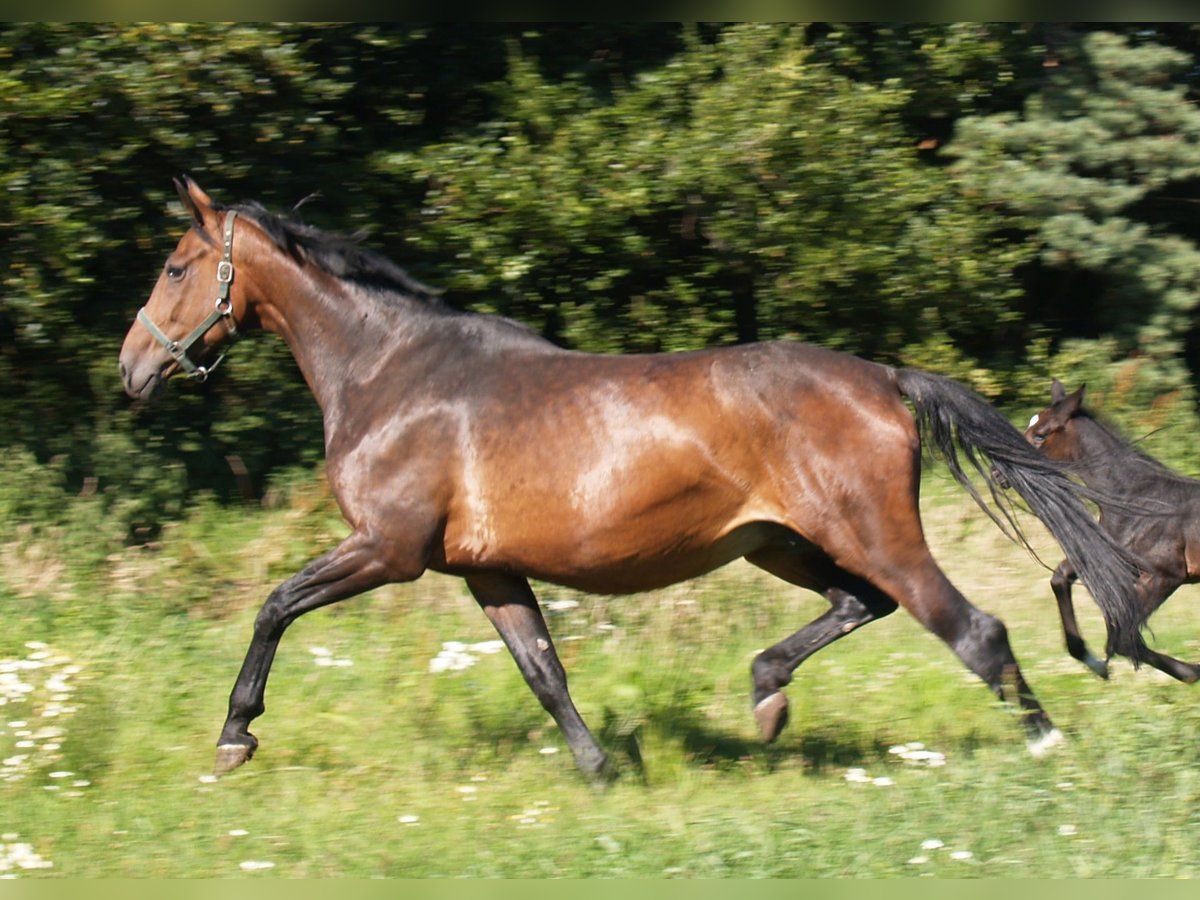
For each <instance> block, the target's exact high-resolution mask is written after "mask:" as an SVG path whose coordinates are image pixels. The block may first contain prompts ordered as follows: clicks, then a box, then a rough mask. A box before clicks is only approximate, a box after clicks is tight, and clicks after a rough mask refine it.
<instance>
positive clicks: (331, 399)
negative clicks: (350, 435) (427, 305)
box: [269, 275, 428, 427]
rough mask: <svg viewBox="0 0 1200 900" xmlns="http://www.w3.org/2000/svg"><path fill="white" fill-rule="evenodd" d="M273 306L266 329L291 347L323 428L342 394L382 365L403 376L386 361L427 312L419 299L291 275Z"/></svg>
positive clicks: (364, 381)
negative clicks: (321, 415)
mask: <svg viewBox="0 0 1200 900" xmlns="http://www.w3.org/2000/svg"><path fill="white" fill-rule="evenodd" d="M273 305H274V306H275V310H276V313H277V315H276V317H275V319H276V321H275V327H270V328H269V330H271V331H275V332H277V333H279V334H280V335H281V336H282V337H283V339H284V340H285V341H286V342H287V344H288V346H289V347H290V348H291V351H292V355H293V356H294V357H295V359H296V363H297V365H298V366H299V367H300V371H301V372H302V373H303V375H304V378H305V381H307V382H308V386H309V388H310V389H311V390H312V392H313V395H314V396H315V398H316V400H317V403H318V405H319V406H320V407H321V410H322V412H323V413H324V414H325V419H326V425H327V427H328V425H329V424H330V420H331V416H332V417H334V418H336V416H337V414H338V410H339V408H340V407H341V406H342V405H343V404H344V403H345V402H346V400H345V398H346V395H347V392H348V391H350V390H353V389H354V387H355V386H362V385H365V384H367V383H369V382H370V381H371V380H372V379H373V378H374V377H375V376H376V375H378V374H379V372H380V371H381V369H382V368H383V367H384V365H385V364H388V374H389V378H392V379H399V378H402V377H403V372H402V371H401V368H402V367H393V366H392V365H391V364H390V361H392V360H394V359H396V358H397V357H399V356H402V347H403V345H404V344H406V343H408V342H410V341H412V340H413V339H414V338H415V331H416V330H417V328H418V327H419V324H420V323H421V322H422V320H423V319H425V318H427V316H428V314H427V313H426V314H424V315H423V314H422V308H421V307H422V305H421V302H420V301H417V300H411V299H407V300H406V299H404V298H400V297H396V298H392V297H387V296H385V295H383V294H381V293H378V292H374V291H370V290H367V289H364V288H362V287H359V286H356V285H354V284H351V283H347V282H343V281H340V280H338V279H333V278H327V277H324V276H313V277H306V276H304V275H298V276H296V277H294V278H293V279H292V281H291V282H290V284H289V286H288V288H287V289H285V290H283V291H280V292H279V296H278V298H277V299H276V300H275V301H274V303H273ZM406 306H411V309H407V308H406Z"/></svg>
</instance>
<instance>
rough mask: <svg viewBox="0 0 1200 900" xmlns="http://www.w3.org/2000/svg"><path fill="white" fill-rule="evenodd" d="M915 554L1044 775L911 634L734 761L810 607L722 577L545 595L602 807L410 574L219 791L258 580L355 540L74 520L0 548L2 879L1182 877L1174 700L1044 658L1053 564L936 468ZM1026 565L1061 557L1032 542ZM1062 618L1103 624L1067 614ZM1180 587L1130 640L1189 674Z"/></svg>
mask: <svg viewBox="0 0 1200 900" xmlns="http://www.w3.org/2000/svg"><path fill="white" fill-rule="evenodd" d="M923 507H924V512H925V521H926V526H927V530H928V532H929V540H930V543H931V545H932V546H933V548H934V551H935V554H936V555H937V556H938V558H939V560H940V561H941V562H942V564H943V566H944V568H945V569H946V570H947V572H948V573H949V574H950V576H951V578H952V579H953V580H954V581H955V582H956V584H958V585H959V587H960V588H962V589H963V591H964V592H965V593H966V594H967V595H968V597H970V598H971V599H972V600H973V601H974V602H975V603H976V604H978V605H979V606H981V607H983V608H985V609H987V610H989V611H991V612H993V613H995V614H997V615H998V616H1000V617H1001V618H1002V619H1003V620H1004V621H1005V622H1006V624H1007V625H1008V626H1009V630H1010V637H1011V640H1012V643H1013V646H1014V649H1015V651H1016V653H1017V656H1018V659H1019V660H1020V662H1021V664H1022V667H1023V669H1024V671H1025V674H1026V676H1027V678H1028V679H1029V681H1030V682H1031V684H1032V685H1033V687H1034V689H1035V690H1036V691H1037V692H1038V694H1039V697H1040V699H1041V700H1042V702H1043V704H1044V705H1045V706H1046V707H1047V709H1048V710H1049V712H1050V714H1051V716H1052V717H1053V718H1054V719H1055V721H1056V723H1057V724H1058V725H1059V727H1060V728H1062V730H1063V731H1064V732H1065V733H1066V734H1067V737H1068V741H1067V743H1066V744H1065V745H1064V746H1062V747H1060V748H1059V749H1058V751H1057V752H1056V753H1054V754H1052V755H1051V756H1049V757H1048V758H1046V759H1042V760H1034V759H1032V758H1031V757H1030V756H1029V755H1028V754H1027V752H1026V750H1025V745H1024V740H1023V736H1022V734H1021V730H1020V728H1019V725H1018V723H1017V722H1016V721H1015V720H1014V717H1013V715H1012V713H1011V712H1009V711H1008V710H1007V709H1005V708H1004V707H1002V706H1001V705H1000V704H999V703H997V702H996V701H995V700H994V699H993V698H992V696H991V695H990V693H989V692H988V691H987V689H986V688H985V687H984V686H983V685H982V683H980V682H978V681H977V680H976V679H975V678H974V676H972V675H971V674H970V673H968V672H967V671H966V669H965V668H963V667H962V665H961V664H960V663H959V662H958V661H957V659H956V658H954V657H953V656H952V655H951V653H950V651H949V650H948V649H947V648H946V647H945V646H943V645H942V644H941V643H940V642H939V641H938V640H937V639H936V638H934V637H932V636H930V635H929V634H927V633H926V632H924V631H923V630H922V629H921V628H920V627H919V626H918V625H917V624H916V623H915V622H914V621H913V620H911V619H910V618H908V617H907V616H906V614H905V613H903V612H898V613H896V614H895V615H893V616H891V617H889V618H887V619H885V620H883V621H881V622H879V623H876V624H874V625H872V626H871V627H869V628H866V629H863V630H862V631H861V632H858V633H855V634H854V635H852V636H851V637H849V638H847V639H846V640H844V641H842V642H839V643H837V644H834V645H833V646H831V647H829V648H827V649H826V650H824V651H822V652H821V653H819V654H818V655H816V656H815V657H814V658H812V659H811V660H810V661H809V662H807V663H806V664H805V665H804V666H802V667H801V669H800V670H799V671H798V673H797V677H796V679H795V681H794V682H793V684H792V686H791V687H790V688H789V695H790V697H791V701H792V717H791V724H790V725H789V727H788V730H787V731H785V732H784V734H783V736H782V737H781V739H780V740H779V741H778V742H777V743H776V744H774V745H772V746H769V747H764V746H762V745H761V744H760V743H759V741H758V740H757V735H756V731H755V726H754V722H753V717H752V716H751V713H750V703H749V664H750V661H751V659H752V657H753V655H754V654H755V652H756V651H757V650H759V649H761V648H762V647H765V646H767V645H768V644H770V643H773V642H775V641H777V640H779V639H781V638H783V637H785V636H786V635H787V634H789V633H790V632H791V631H794V630H795V629H796V628H798V627H800V626H801V625H803V624H804V623H805V622H807V621H808V620H810V619H811V618H813V617H814V616H816V615H817V614H818V613H820V612H821V611H822V610H823V608H824V601H823V600H821V598H819V597H817V596H815V595H812V594H809V593H806V592H803V591H800V590H797V589H794V588H792V587H790V586H788V585H785V584H782V583H780V582H777V581H775V580H773V579H771V578H770V577H769V576H766V575H765V574H763V573H761V572H759V571H757V570H755V569H753V568H751V567H749V566H748V565H746V564H742V563H738V564H734V565H732V566H730V567H728V568H726V569H724V570H722V571H720V572H717V573H715V574H713V575H711V576H709V577H707V578H705V579H702V580H699V581H696V582H693V583H688V584H683V585H678V586H676V587H674V588H671V589H669V590H664V591H660V592H657V593H652V594H645V595H639V596H634V597H621V598H612V597H594V596H588V595H581V594H575V593H572V592H569V591H564V590H562V589H558V588H555V587H553V586H550V585H538V586H537V587H538V588H539V595H540V597H541V599H542V602H543V605H544V606H545V607H546V610H547V617H548V620H549V622H550V626H551V630H552V632H553V633H554V635H555V638H556V641H557V643H558V646H559V649H560V652H561V654H562V656H563V658H564V661H565V663H566V665H567V668H568V673H569V676H570V679H571V686H572V692H573V694H574V697H575V699H576V702H577V703H578V705H579V707H580V709H581V711H582V712H583V714H584V716H585V718H586V719H587V720H588V721H589V723H590V724H591V725H592V726H593V728H594V729H595V730H596V731H597V733H598V734H599V735H600V736H601V740H602V741H603V743H604V744H605V745H606V746H607V747H608V748H609V749H610V750H611V752H612V754H613V756H614V758H615V759H616V760H617V762H618V763H619V765H620V768H621V770H622V777H621V778H620V779H619V781H618V782H617V783H616V784H614V785H613V786H611V787H609V788H606V789H598V788H594V787H592V786H590V785H589V784H587V783H586V782H585V781H584V780H583V779H582V778H581V777H580V776H579V775H578V774H577V772H576V770H575V768H574V765H573V763H572V760H571V757H570V753H569V752H568V751H567V749H566V746H565V744H564V743H563V741H562V739H561V736H560V735H559V733H558V732H557V730H556V728H555V727H554V725H553V723H552V722H550V720H549V718H548V716H546V714H545V713H543V711H542V710H541V708H540V707H539V706H538V705H537V703H536V701H535V700H534V699H533V697H532V695H531V694H530V692H529V691H528V689H527V688H526V687H525V685H524V683H523V681H522V680H521V678H520V675H519V674H518V672H517V670H516V667H515V666H514V665H513V663H512V661H511V659H510V658H509V657H508V655H507V652H505V651H500V652H494V651H495V650H496V645H495V643H494V641H495V639H496V636H495V634H494V633H493V632H492V631H491V629H490V625H489V624H488V622H487V620H486V619H485V618H484V616H483V615H482V614H481V613H480V612H479V611H478V610H477V608H476V607H475V605H474V602H473V601H472V600H471V599H470V597H469V595H468V594H467V592H466V590H465V588H464V587H463V586H462V585H461V584H460V583H459V582H458V581H456V580H453V579H449V578H443V577H440V576H434V575H427V576H425V577H424V578H422V579H421V580H420V581H418V582H417V583H415V584H412V585H407V586H396V587H390V588H386V589H383V590H379V591H376V592H374V593H372V594H370V595H367V596H365V597H362V598H359V599H357V600H352V601H348V602H346V603H343V604H340V605H338V606H334V607H331V608H329V609H326V610H321V611H318V612H316V613H313V614H311V615H309V616H307V617H305V618H302V619H300V620H299V621H298V622H297V623H296V624H295V625H294V626H293V627H292V629H291V630H290V631H289V632H288V634H287V636H286V637H285V639H284V642H283V644H282V646H281V649H280V653H279V656H278V658H277V660H276V664H275V667H274V670H273V675H272V680H271V684H270V686H269V689H268V692H267V712H266V714H265V715H264V716H263V717H262V718H260V719H259V720H258V721H257V722H256V725H255V726H254V727H253V730H254V732H255V733H256V734H257V736H258V737H259V739H260V741H261V746H260V748H259V752H258V754H257V755H256V757H255V758H254V759H253V760H252V761H251V762H250V763H249V764H248V765H247V766H245V767H243V768H242V769H240V770H238V771H236V772H234V773H231V774H229V775H227V776H225V777H223V778H221V779H220V780H215V779H213V778H212V777H211V776H210V775H209V774H208V773H209V769H210V766H211V763H212V756H213V750H214V743H215V740H216V736H217V732H218V730H219V728H220V725H221V722H222V719H223V716H224V712H225V704H226V699H227V697H228V692H229V689H230V687H231V686H232V683H233V679H234V676H235V675H236V673H237V670H238V666H239V665H240V662H241V657H242V654H243V652H244V650H245V647H246V644H247V642H248V640H249V637H250V630H251V625H252V622H253V618H254V615H255V613H256V611H257V609H258V606H259V604H260V603H261V602H262V600H263V599H264V598H265V596H266V594H267V593H268V591H269V590H270V589H271V587H272V586H273V585H274V584H276V583H278V582H279V581H281V580H282V579H283V578H285V577H287V576H288V575H289V574H291V573H292V572H293V571H295V570H296V569H297V568H299V567H300V566H301V565H302V564H303V563H304V562H305V561H306V560H307V559H309V558H310V557H312V556H315V555H316V554H317V553H318V552H320V551H321V550H323V549H324V548H326V547H327V546H328V545H329V544H330V543H331V542H333V541H334V540H336V539H337V537H338V536H339V535H341V534H342V533H344V527H343V526H342V524H341V522H340V519H339V517H338V515H337V511H336V508H335V507H334V506H333V504H332V502H331V500H330V499H329V497H328V495H327V493H326V492H325V490H324V489H323V487H322V485H321V483H320V482H319V481H304V480H301V481H298V482H297V483H295V484H294V485H292V487H291V489H290V490H288V491H286V492H283V493H279V494H277V495H276V496H275V497H274V499H273V500H272V502H270V503H268V504H266V505H264V506H262V507H260V506H254V507H242V508H229V507H222V506H219V505H217V504H214V503H203V502H202V503H200V504H199V505H198V506H196V507H194V508H193V509H192V511H191V512H190V513H189V514H188V516H187V517H186V518H185V519H184V520H183V521H182V522H181V523H179V524H177V525H174V526H171V527H168V528H167V529H166V530H165V531H164V533H163V534H162V535H161V537H160V538H159V539H158V540H157V541H155V542H154V543H152V544H149V545H147V546H143V547H128V548H124V549H120V550H116V551H113V552H106V553H104V554H103V555H101V554H99V553H97V552H96V551H95V548H94V547H89V545H88V541H87V535H86V534H80V533H78V528H75V529H74V530H73V529H72V527H71V526H69V525H68V526H63V527H60V528H57V529H50V530H35V529H31V528H29V527H22V526H17V527H15V528H9V529H8V530H7V537H6V539H5V541H4V543H3V544H2V545H0V558H2V566H0V704H2V705H0V756H2V757H3V759H2V760H0V875H3V876H5V877H18V878H22V879H34V878H54V877H70V878H96V877H106V878H107V877H112V878H117V877H119V878H145V877H154V878H223V877H236V878H260V879H276V878H323V877H356V878H376V877H385V878H387V877H405V878H427V877H428V878H460V877H470V878H477V877H508V878H556V877H606V878H607V877H649V878H697V877H703V878H793V877H821V878H824V877H850V876H870V877H914V878H915V877H920V876H929V875H932V876H938V877H955V878H976V877H980V878H982V877H986V878H993V877H1040V878H1057V877H1089V876H1104V877H1139V878H1141V877H1169V878H1176V877H1194V876H1196V875H1197V874H1198V870H1200V854H1197V852H1196V837H1197V834H1198V833H1200V803H1198V801H1200V765H1198V762H1200V708H1198V705H1197V696H1196V694H1195V692H1194V689H1192V688H1189V687H1187V686H1184V685H1181V684H1178V683H1175V682H1172V681H1170V680H1169V679H1167V678H1166V677H1165V676H1162V675H1160V674H1159V673H1157V672H1155V671H1152V670H1149V669H1142V670H1138V671H1135V670H1134V669H1133V668H1132V666H1130V665H1129V664H1128V663H1127V662H1125V661H1121V660H1118V661H1115V662H1114V665H1113V676H1112V678H1111V680H1110V681H1108V682H1102V681H1100V680H1098V679H1097V678H1096V677H1095V676H1093V675H1092V674H1091V673H1090V672H1089V671H1088V670H1086V669H1085V668H1084V667H1083V666H1081V665H1080V664H1078V663H1076V662H1075V661H1074V660H1072V659H1070V658H1069V657H1068V656H1067V655H1066V653H1065V651H1064V650H1063V648H1062V640H1061V636H1060V632H1059V626H1058V617H1057V613H1056V611H1055V609H1054V603H1053V598H1052V596H1051V594H1050V589H1049V585H1048V576H1049V572H1048V570H1047V569H1046V568H1044V567H1043V566H1042V565H1041V564H1040V563H1039V562H1038V561H1037V560H1035V559H1033V558H1031V556H1030V555H1029V554H1028V553H1027V552H1025V551H1024V550H1022V549H1021V548H1019V547H1017V546H1015V545H1013V544H1012V543H1010V542H1008V541H1007V540H1006V539H1005V538H1004V537H1003V535H1001V534H1000V532H999V531H998V530H997V529H996V528H995V527H994V526H993V525H992V523H991V522H990V521H989V520H988V519H987V518H986V517H985V516H984V515H983V514H982V513H981V512H980V511H979V510H978V509H977V508H976V507H974V506H973V505H972V504H971V502H970V501H969V500H968V499H967V498H966V496H965V494H963V493H962V492H961V491H959V490H958V489H957V488H956V487H955V486H953V484H951V483H950V482H949V480H948V478H947V477H944V475H943V472H942V471H940V470H937V469H934V470H933V471H932V473H931V474H930V475H929V476H928V477H927V479H926V485H925V498H924V500H923ZM1028 524H1029V532H1030V536H1031V539H1032V541H1033V543H1034V545H1035V547H1036V548H1037V549H1038V552H1039V555H1041V557H1042V559H1043V560H1044V561H1045V562H1046V563H1047V564H1049V565H1051V566H1052V565H1053V564H1054V563H1056V562H1057V561H1058V556H1057V555H1056V551H1055V549H1054V547H1053V545H1051V544H1050V543H1049V541H1048V539H1047V538H1046V537H1045V535H1044V532H1042V531H1041V530H1040V526H1038V525H1037V523H1036V522H1034V521H1032V520H1030V521H1029V523H1028ZM1077 593H1078V601H1079V602H1078V607H1079V609H1080V614H1081V616H1080V617H1081V624H1082V626H1083V628H1084V630H1085V633H1086V634H1087V635H1088V636H1089V637H1090V639H1091V642H1092V645H1093V646H1094V647H1096V648H1098V649H1102V647H1103V625H1102V622H1101V620H1100V618H1099V614H1098V612H1097V611H1096V609H1095V607H1094V605H1093V604H1092V602H1091V600H1090V598H1088V597H1087V595H1086V593H1085V592H1083V591H1082V590H1080V591H1078V592H1077ZM1194 596H1195V595H1194V594H1193V593H1191V591H1190V589H1184V590H1183V591H1181V592H1180V594H1179V595H1178V596H1177V597H1175V598H1174V599H1173V600H1171V601H1170V602H1169V603H1168V604H1167V605H1166V606H1165V607H1164V609H1163V610H1161V611H1160V613H1159V614H1158V615H1157V616H1156V617H1155V618H1154V619H1153V620H1152V625H1153V633H1152V635H1151V643H1152V644H1153V645H1154V646H1157V647H1159V648H1162V649H1165V650H1166V651H1167V652H1171V653H1174V654H1175V655H1180V656H1182V657H1185V658H1193V659H1194V658H1197V657H1200V621H1198V619H1197V616H1196V615H1195V612H1194V603H1193V601H1194Z"/></svg>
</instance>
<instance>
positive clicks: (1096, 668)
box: [1083, 652, 1108, 681]
mask: <svg viewBox="0 0 1200 900" xmlns="http://www.w3.org/2000/svg"><path fill="white" fill-rule="evenodd" d="M1083 661H1084V663H1086V664H1087V667H1088V668H1089V669H1091V670H1092V671H1093V672H1095V673H1096V674H1097V675H1099V676H1100V677H1101V678H1103V679H1104V680H1105V681H1108V663H1107V662H1105V661H1104V660H1102V659H1100V658H1099V657H1098V656H1094V655H1092V653H1090V652H1089V653H1088V654H1087V656H1086V657H1084V660H1083Z"/></svg>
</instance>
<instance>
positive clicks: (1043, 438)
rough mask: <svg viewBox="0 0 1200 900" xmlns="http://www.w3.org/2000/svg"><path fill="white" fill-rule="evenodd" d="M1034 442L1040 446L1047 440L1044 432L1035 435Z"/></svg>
mask: <svg viewBox="0 0 1200 900" xmlns="http://www.w3.org/2000/svg"><path fill="white" fill-rule="evenodd" d="M1033 442H1034V443H1035V444H1037V445H1038V446H1039V447H1040V446H1041V445H1042V444H1044V443H1045V442H1046V436H1045V435H1044V434H1035V435H1034V436H1033Z"/></svg>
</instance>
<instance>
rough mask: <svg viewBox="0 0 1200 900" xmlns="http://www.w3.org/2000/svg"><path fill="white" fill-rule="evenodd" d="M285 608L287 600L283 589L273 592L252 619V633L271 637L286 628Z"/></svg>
mask: <svg viewBox="0 0 1200 900" xmlns="http://www.w3.org/2000/svg"><path fill="white" fill-rule="evenodd" d="M286 606H287V600H286V598H285V596H284V591H283V589H282V588H276V589H275V590H273V591H272V592H271V594H270V596H268V597H267V600H266V602H265V603H264V604H263V605H262V609H260V610H259V611H258V615H257V616H256V617H255V618H254V633H255V634H257V635H261V636H263V637H271V636H274V635H276V634H278V633H279V632H280V631H282V630H283V629H284V628H286V627H287V619H286V615H287V614H286V611H285V610H286Z"/></svg>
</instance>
